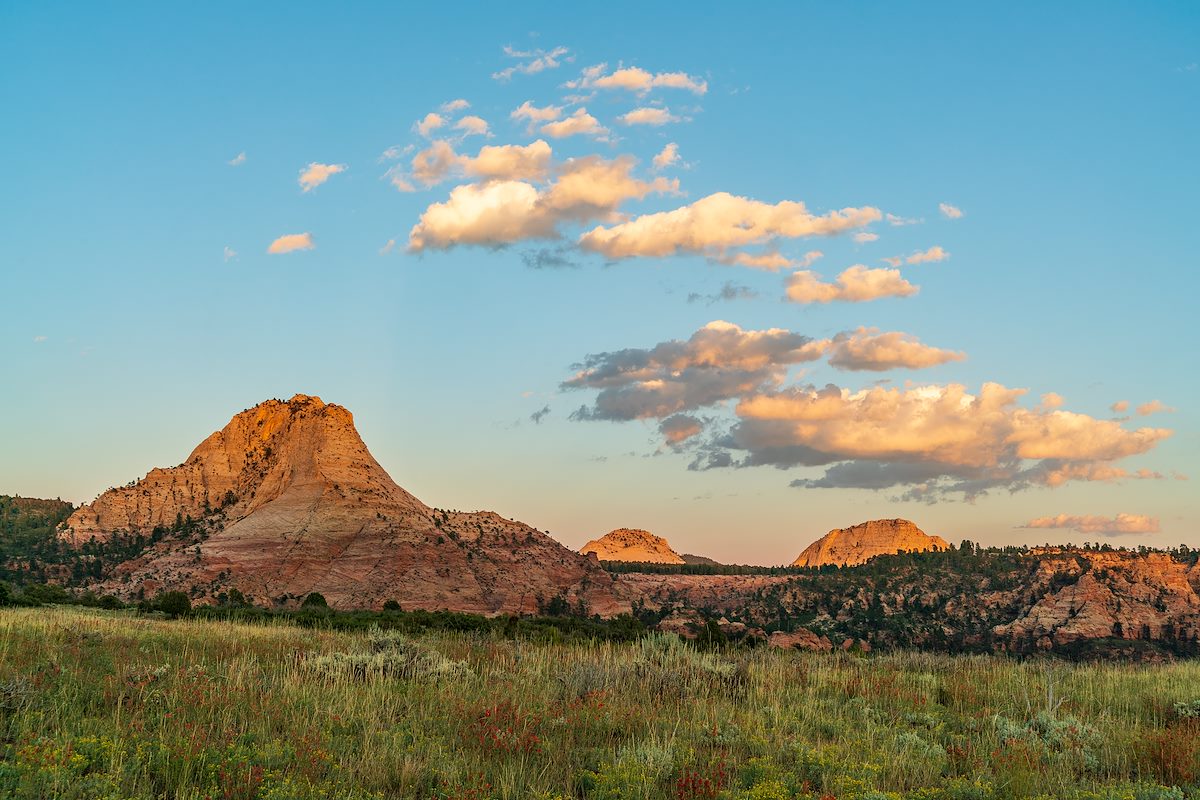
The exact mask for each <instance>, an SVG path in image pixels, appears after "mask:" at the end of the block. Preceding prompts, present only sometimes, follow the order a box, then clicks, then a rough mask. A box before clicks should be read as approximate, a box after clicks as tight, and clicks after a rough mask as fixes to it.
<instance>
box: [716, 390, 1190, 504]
mask: <svg viewBox="0 0 1200 800" xmlns="http://www.w3.org/2000/svg"><path fill="white" fill-rule="evenodd" d="M1024 393H1025V390H1023V389H1008V388H1006V387H1004V386H1002V385H1000V384H996V383H985V384H984V385H983V388H982V390H981V391H980V392H979V394H978V395H971V394H969V393H967V391H966V389H965V387H963V386H961V385H958V384H948V385H929V386H916V387H912V388H907V389H896V388H892V389H885V388H882V387H874V388H871V389H865V390H861V391H858V392H851V391H849V390H846V389H840V388H838V387H835V386H827V387H825V388H824V389H812V388H791V389H786V390H783V391H779V392H760V393H756V394H753V395H750V396H748V397H745V398H744V399H743V400H742V401H741V402H740V403H739V404H738V406H737V409H736V413H737V415H738V417H739V418H740V420H739V422H738V424H737V425H736V426H735V427H734V429H733V431H732V433H731V437H730V439H729V442H728V444H729V446H730V447H731V448H732V449H735V450H744V451H747V452H748V455H747V457H746V459H745V460H744V462H743V463H744V464H745V465H753V464H775V465H776V466H793V465H797V464H804V465H811V466H815V465H820V464H830V463H835V462H858V461H871V462H879V463H881V464H923V465H925V467H927V468H929V469H931V470H933V471H934V472H936V474H937V475H938V476H941V477H942V478H950V479H957V480H958V481H960V483H958V484H951V485H949V486H942V487H941V490H943V491H946V490H948V491H961V492H964V493H965V494H968V495H973V494H977V493H979V492H982V491H986V490H987V489H988V488H994V487H1001V486H1003V487H1007V488H1010V489H1017V488H1024V487H1026V486H1030V485H1042V486H1054V485H1061V483H1063V482H1065V481H1067V480H1118V479H1121V478H1124V477H1129V475H1128V473H1126V472H1125V471H1124V470H1119V469H1118V470H1116V471H1115V472H1110V471H1108V470H1109V469H1110V468H1111V464H1110V462H1113V461H1116V460H1119V459H1122V458H1126V457H1128V456H1132V455H1137V454H1140V453H1144V452H1146V451H1148V450H1150V449H1152V448H1153V447H1154V446H1155V445H1156V444H1157V443H1158V442H1159V441H1161V440H1162V439H1164V438H1166V437H1167V436H1169V435H1170V434H1171V432H1170V431H1168V430H1163V429H1157V428H1141V429H1138V430H1135V431H1131V430H1126V429H1125V428H1122V427H1121V426H1120V425H1119V424H1118V423H1116V422H1113V421H1111V420H1099V419H1095V418H1093V417H1089V416H1087V415H1084V414H1075V413H1072V412H1068V411H1058V410H1054V411H1045V410H1037V409H1033V410H1030V409H1026V408H1023V407H1021V406H1019V405H1017V401H1018V399H1019V398H1020V397H1021V396H1022V395H1023V394H1024ZM1030 461H1033V462H1037V463H1035V464H1032V465H1028V463H1027V462H1030ZM844 469H845V468H844ZM839 475H840V477H842V478H845V477H847V475H845V474H839V473H837V472H834V474H833V475H830V474H829V473H827V474H826V477H825V478H824V479H821V480H820V481H818V482H812V481H802V482H800V483H799V484H798V485H804V486H831V485H839V484H838V483H837V480H838V478H839ZM878 477H879V476H876V480H877V479H878ZM1134 477H1141V476H1134ZM900 482H904V481H902V480H897V481H894V482H893V485H894V483H900ZM927 482H928V481H927ZM840 485H849V484H840ZM928 490H929V487H926V491H928Z"/></svg>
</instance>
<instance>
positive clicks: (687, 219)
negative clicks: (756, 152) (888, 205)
mask: <svg viewBox="0 0 1200 800" xmlns="http://www.w3.org/2000/svg"><path fill="white" fill-rule="evenodd" d="M878 219H879V210H878V209H875V208H871V207H864V208H843V209H841V210H840V211H830V212H828V213H827V214H813V213H811V212H809V210H808V208H807V207H806V206H805V205H804V203H801V202H795V201H790V200H784V201H782V202H779V203H774V204H771V203H763V202H760V201H758V200H751V199H749V198H746V197H738V196H736V195H731V194H729V193H728V192H717V193H716V194H711V195H708V196H707V197H704V198H701V199H700V200H697V201H696V202H694V203H692V204H690V205H687V206H683V207H682V208H677V209H675V210H673V211H662V212H659V213H656V214H644V215H642V216H640V217H635V218H633V219H632V220H629V221H628V222H622V223H620V224H617V225H613V226H611V227H608V228H604V227H597V228H593V229H592V230H590V231H588V232H586V233H584V234H583V236H581V237H580V239H579V243H580V245H581V246H582V247H583V248H584V249H585V250H590V251H593V252H596V253H600V254H601V255H604V256H606V257H608V258H613V259H617V258H630V257H634V256H651V257H661V256H669V255H676V254H681V253H705V252H707V253H709V254H711V255H714V256H715V255H719V254H720V253H721V252H723V251H724V250H726V249H729V248H732V247H739V246H744V245H751V244H763V243H766V242H770V241H772V240H775V239H777V238H789V239H790V238H800V237H808V236H832V235H834V234H838V233H843V232H846V231H849V230H852V229H854V228H861V227H863V226H864V225H869V224H870V223H871V222H874V221H876V220H878Z"/></svg>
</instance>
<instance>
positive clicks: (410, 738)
mask: <svg viewBox="0 0 1200 800" xmlns="http://www.w3.org/2000/svg"><path fill="white" fill-rule="evenodd" d="M1197 700H1200V665H1198V664H1196V663H1191V662H1186V663H1177V664H1171V665H1165V666H1155V667H1145V666H1127V665H1120V664H1110V665H1098V666H1097V665H1073V664H1065V663H1057V662H1016V661H1011V660H1006V659H1002V658H992V657H978V656H971V657H949V656H938V655H928V654H919V653H902V654H892V655H880V656H875V657H869V658H861V657H856V656H851V655H847V654H841V653H839V654H836V655H826V654H809V653H799V652H781V651H767V650H763V649H758V650H753V651H731V652H728V653H708V652H700V651H697V650H695V649H692V648H690V647H688V646H686V645H684V644H682V643H681V642H679V641H678V640H677V639H674V638H672V637H667V636H661V635H654V636H651V637H648V638H646V639H643V640H642V641H640V642H638V643H634V644H616V643H602V642H598V643H594V644H563V645H555V644H534V643H530V642H525V641H520V640H517V641H513V640H506V639H500V638H493V637H491V636H488V635H480V634H448V633H434V634H429V635H426V636H423V637H421V638H419V639H408V638H405V637H403V636H399V635H397V634H395V633H390V632H389V633H380V632H376V633H373V634H370V635H359V634H350V633H335V632H330V631H322V630H312V629H305V628H297V627H289V626H285V625H241V624H236V623H230V622H213V621H196V620H181V621H174V622H168V621H165V620H155V619H148V618H139V617H136V616H133V615H131V614H129V613H126V612H100V611H92V610H86V609H78V608H52V609H11V610H7V609H6V610H3V611H0V738H2V748H3V749H2V750H0V755H2V758H0V798H10V797H11V798H48V797H53V798H68V799H70V798H113V799H114V800H117V799H120V800H125V799H126V798H160V797H170V798H186V799H190V798H195V799H196V800H203V799H204V798H214V799H215V798H221V799H222V800H237V799H242V798H245V799H249V798H272V799H273V800H283V798H295V799H297V800H300V799H307V798H384V797H411V798H422V800H424V799H425V798H476V800H483V798H546V799H548V798H556V797H563V798H566V797H587V798H676V799H679V800H682V799H683V798H701V797H712V798H715V797H725V798H757V799H758V800H770V798H791V797H803V798H814V800H816V799H817V798H826V800H828V798H839V799H840V800H841V799H844V800H851V799H852V798H859V799H860V800H866V798H925V799H926V800H933V799H934V798H946V799H947V800H951V799H957V800H968V799H969V798H981V799H983V798H1028V797H1053V798H1081V799H1082V798H1113V799H1114V800H1115V799H1116V798H1129V799H1130V800H1152V799H1154V798H1183V797H1185V796H1188V797H1200V788H1198V787H1197V781H1198V779H1200V724H1198V722H1197V719H1196V718H1195V717H1194V716H1189V715H1188V714H1187V713H1182V712H1181V711H1180V710H1179V709H1177V707H1176V704H1184V705H1183V706H1181V708H1183V709H1184V711H1186V709H1187V708H1189V707H1190V706H1188V705H1187V704H1189V703H1193V702H1194V701H1197ZM1171 787H1178V788H1171Z"/></svg>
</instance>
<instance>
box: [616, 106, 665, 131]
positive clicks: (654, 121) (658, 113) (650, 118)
mask: <svg viewBox="0 0 1200 800" xmlns="http://www.w3.org/2000/svg"><path fill="white" fill-rule="evenodd" d="M617 119H618V120H619V121H620V122H621V123H623V124H625V125H651V126H655V127H657V126H659V125H666V124H667V123H668V122H678V121H679V117H676V116H675V115H673V114H672V113H671V112H670V111H669V110H667V109H665V108H635V109H634V110H633V111H630V112H629V113H627V114H622V115H621V116H619V117H617Z"/></svg>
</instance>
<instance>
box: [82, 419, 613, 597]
mask: <svg viewBox="0 0 1200 800" xmlns="http://www.w3.org/2000/svg"><path fill="white" fill-rule="evenodd" d="M189 518H190V519H191V520H193V521H195V524H193V525H187V524H184V525H179V524H177V523H178V522H181V521H182V522H185V523H186V522H187V520H188V519H189ZM156 529H158V531H157V535H155V531H156ZM121 534H126V535H132V536H136V535H142V536H144V537H146V538H147V539H150V540H151V544H150V545H149V546H148V547H147V549H146V550H145V551H144V552H143V553H142V554H141V555H140V556H138V557H136V558H134V559H132V560H130V561H127V562H125V563H124V564H122V565H121V567H120V568H119V570H118V573H119V574H117V575H114V576H112V577H110V578H109V579H108V580H106V581H105V582H103V583H101V584H97V586H96V587H94V588H96V589H98V590H101V591H106V592H111V593H114V594H118V595H122V596H129V595H130V594H133V593H137V592H138V591H139V590H141V591H143V592H144V593H146V594H147V595H152V594H153V593H155V592H157V591H161V590H162V589H164V588H169V589H179V590H183V591H187V592H189V593H190V594H191V595H192V596H193V597H196V598H197V599H198V600H203V599H204V598H209V599H210V600H211V599H215V598H216V596H217V595H218V594H219V592H220V591H221V590H223V589H230V588H236V589H238V590H239V591H241V592H242V593H243V594H244V595H245V596H247V597H249V598H253V599H255V600H256V601H257V602H261V603H264V604H273V603H281V604H285V605H286V604H294V603H296V602H299V600H300V599H302V598H303V597H304V596H305V595H307V594H308V593H309V592H313V591H318V592H321V593H322V594H323V595H324V596H325V597H326V599H327V600H328V601H329V602H330V604H332V605H334V606H339V607H357V608H364V607H366V608H370V607H379V606H381V605H382V604H383V602H384V601H385V600H398V601H399V602H401V603H402V604H405V605H406V606H413V607H417V608H427V609H440V608H444V609H452V610H457V611H470V612H474V613H484V614H492V613H500V612H504V613H519V612H526V613H528V612H534V611H537V609H538V603H539V598H540V599H541V600H542V601H546V600H550V599H552V598H554V597H560V596H561V597H564V598H566V599H568V601H570V602H572V603H576V602H579V603H583V604H584V605H586V606H588V607H589V608H591V609H593V610H594V611H595V612H596V613H617V612H619V611H622V610H628V604H627V603H624V604H623V603H621V602H620V601H618V600H617V599H616V598H615V597H614V596H613V595H612V592H611V586H612V581H611V579H610V578H609V577H608V575H607V573H605V572H604V571H603V570H602V569H601V568H600V567H599V566H597V565H595V564H593V563H591V562H590V561H589V560H588V559H587V558H584V557H583V556H581V555H579V554H578V553H574V552H572V551H571V550H568V549H567V548H566V547H564V546H563V545H561V544H560V543H558V542H556V541H554V540H553V539H551V538H550V537H549V536H547V535H546V534H543V533H541V532H539V531H537V530H535V529H534V528H531V527H529V526H527V525H523V524H522V523H519V522H513V521H509V520H505V519H504V518H502V517H500V516H498V515H496V514H492V513H490V512H482V513H476V514H465V513H457V512H446V511H438V510H435V509H432V508H430V507H429V506H427V505H425V504H424V503H422V502H421V501H420V500H418V499H417V498H415V497H413V496H412V495H411V494H409V493H408V492H406V491H404V489H402V488H400V487H399V486H398V485H397V484H396V483H395V482H394V481H393V480H392V478H391V477H390V476H389V475H388V474H387V472H386V471H384V469H383V467H381V466H380V465H379V462H377V461H376V460H375V458H374V457H373V456H372V455H371V453H370V452H369V451H368V450H367V446H366V445H365V444H364V443H363V441H362V439H361V438H360V437H359V435H358V431H357V430H356V429H355V427H354V419H353V416H352V415H351V414H350V412H349V411H347V410H346V409H345V408H343V407H341V406H338V405H334V404H327V403H325V402H323V401H322V400H321V399H320V398H317V397H310V396H308V395H296V396H294V397H292V398H291V399H290V400H288V401H282V400H268V401H266V402H263V403H259V404H258V405H256V406H254V407H252V408H249V409H246V410H245V411H242V412H241V413H239V414H236V415H235V416H234V417H233V419H231V420H230V421H229V423H228V424H227V425H226V426H225V427H224V428H222V429H221V430H219V431H217V432H215V433H213V434H212V435H210V436H209V437H208V438H206V439H205V440H204V441H203V442H201V443H200V445H199V446H197V447H196V449H195V450H193V451H192V454H191V455H190V456H189V457H188V459H187V461H185V462H184V463H182V464H180V465H179V466H177V467H171V468H169V469H163V468H156V469H152V470H151V471H150V472H149V473H148V474H147V475H146V477H145V478H142V479H141V480H139V481H136V482H132V483H130V484H127V485H125V486H122V487H120V488H116V489H110V490H108V491H107V492H105V493H103V494H102V495H100V496H99V497H98V498H96V500H94V501H93V502H91V503H89V504H87V505H85V506H82V507H80V508H79V509H77V510H76V511H75V512H74V513H73V514H72V515H71V516H70V518H68V520H67V521H66V522H65V523H64V524H63V526H62V528H61V529H60V531H59V535H60V537H61V538H62V539H63V540H64V541H66V542H67V543H70V544H73V545H76V546H79V545H82V544H84V543H85V542H87V541H89V540H96V541H106V540H108V539H111V538H113V537H114V536H118V535H121Z"/></svg>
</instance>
